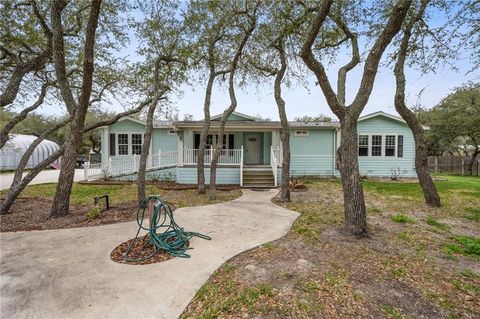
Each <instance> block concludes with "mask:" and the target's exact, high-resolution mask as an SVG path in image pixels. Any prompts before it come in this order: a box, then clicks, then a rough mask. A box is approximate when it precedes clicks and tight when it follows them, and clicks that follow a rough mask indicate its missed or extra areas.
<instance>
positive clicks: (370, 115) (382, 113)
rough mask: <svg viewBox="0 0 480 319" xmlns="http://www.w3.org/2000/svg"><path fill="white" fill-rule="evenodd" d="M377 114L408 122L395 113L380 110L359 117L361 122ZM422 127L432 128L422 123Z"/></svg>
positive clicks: (425, 128)
mask: <svg viewBox="0 0 480 319" xmlns="http://www.w3.org/2000/svg"><path fill="white" fill-rule="evenodd" d="M376 116H383V117H386V118H389V119H391V120H394V121H398V122H401V123H404V124H407V122H405V120H404V119H402V118H401V117H399V116H396V115H393V114H389V113H385V112H383V111H378V112H374V113H370V114H367V115H364V116H360V117H359V118H358V121H359V122H360V121H364V120H368V119H371V118H372V117H376ZM422 127H423V129H424V130H429V129H430V127H429V126H425V125H422Z"/></svg>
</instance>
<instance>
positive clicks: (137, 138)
mask: <svg viewBox="0 0 480 319" xmlns="http://www.w3.org/2000/svg"><path fill="white" fill-rule="evenodd" d="M142 135H143V134H132V155H140V154H141V153H142Z"/></svg>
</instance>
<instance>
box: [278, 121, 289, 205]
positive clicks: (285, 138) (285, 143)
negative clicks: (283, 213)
mask: <svg viewBox="0 0 480 319" xmlns="http://www.w3.org/2000/svg"><path fill="white" fill-rule="evenodd" d="M282 126H283V123H282ZM287 126H288V122H287ZM280 137H281V140H282V148H283V149H282V155H283V161H282V183H281V189H280V200H281V201H282V202H289V201H290V132H289V131H288V129H287V130H285V129H284V128H283V127H282V130H281V132H280Z"/></svg>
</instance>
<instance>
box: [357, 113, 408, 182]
mask: <svg viewBox="0 0 480 319" xmlns="http://www.w3.org/2000/svg"><path fill="white" fill-rule="evenodd" d="M358 134H359V135H361V134H365V135H367V134H378V135H385V134H386V135H389V134H392V135H403V157H385V156H382V157H363V156H359V165H360V173H361V174H362V175H367V176H391V174H392V169H400V171H401V172H402V175H401V176H407V177H413V176H416V173H415V142H414V140H413V134H412V132H411V131H410V129H409V128H408V126H407V125H406V124H405V123H402V122H399V121H395V120H392V119H389V118H387V117H384V116H376V117H373V118H370V119H366V120H363V121H360V122H359V123H358ZM383 142H384V141H383ZM369 147H371V145H369Z"/></svg>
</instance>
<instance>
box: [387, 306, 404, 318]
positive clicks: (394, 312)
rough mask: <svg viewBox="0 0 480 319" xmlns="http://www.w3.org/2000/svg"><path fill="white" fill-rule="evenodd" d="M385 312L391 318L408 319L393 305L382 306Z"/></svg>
mask: <svg viewBox="0 0 480 319" xmlns="http://www.w3.org/2000/svg"><path fill="white" fill-rule="evenodd" d="M381 308H382V310H383V312H384V313H385V314H386V315H387V316H388V317H389V318H393V319H406V318H407V317H406V316H405V315H403V314H402V313H401V311H400V310H399V309H398V308H396V307H394V306H392V305H388V304H385V305H382V306H381Z"/></svg>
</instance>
